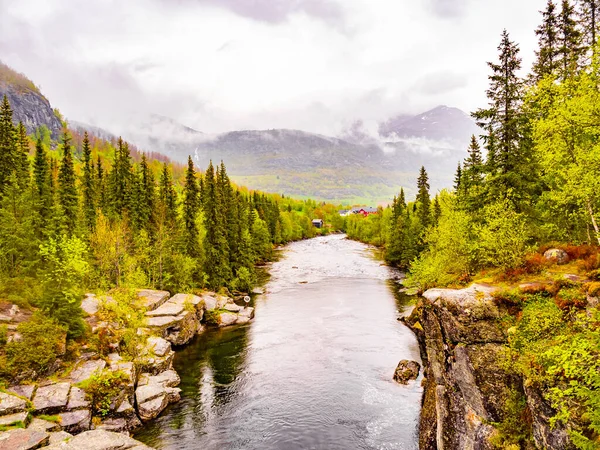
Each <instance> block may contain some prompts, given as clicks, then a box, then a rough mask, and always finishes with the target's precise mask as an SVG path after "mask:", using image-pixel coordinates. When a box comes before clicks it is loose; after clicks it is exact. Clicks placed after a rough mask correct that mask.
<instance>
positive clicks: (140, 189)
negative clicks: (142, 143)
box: [132, 154, 156, 232]
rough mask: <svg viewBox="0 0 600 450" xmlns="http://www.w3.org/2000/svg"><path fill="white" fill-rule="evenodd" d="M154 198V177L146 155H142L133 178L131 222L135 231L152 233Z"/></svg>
mask: <svg viewBox="0 0 600 450" xmlns="http://www.w3.org/2000/svg"><path fill="white" fill-rule="evenodd" d="M155 197H156V184H155V182H154V175H153V174H152V171H151V170H150V167H148V161H147V160H146V155H145V154H142V161H141V162H140V165H139V169H138V174H137V176H136V177H135V183H134V199H133V201H132V222H133V224H134V226H135V227H136V228H137V229H144V230H146V231H148V232H152V225H153V212H154V207H155V203H156V200H155Z"/></svg>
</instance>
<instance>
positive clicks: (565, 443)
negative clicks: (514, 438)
mask: <svg viewBox="0 0 600 450" xmlns="http://www.w3.org/2000/svg"><path fill="white" fill-rule="evenodd" d="M493 289H494V288H492V287H489V286H484V285H473V286H471V287H469V288H466V289H460V290H453V289H430V290H428V291H426V292H425V293H424V294H423V297H422V298H421V299H420V300H419V302H418V304H417V306H416V307H415V309H414V311H413V312H412V314H411V315H410V316H409V317H408V318H406V319H405V321H406V323H407V324H408V326H410V327H411V328H412V329H413V330H414V332H415V333H416V335H417V338H418V340H419V344H420V348H421V357H422V359H423V363H424V368H425V379H424V381H423V383H424V386H425V392H424V396H423V405H422V412H421V420H420V432H419V448H421V449H439V450H442V449H481V450H483V449H493V448H519V445H517V446H515V447H505V446H504V445H501V444H500V445H499V443H498V442H499V440H500V436H501V434H502V433H503V432H506V430H505V428H506V427H507V426H509V425H510V424H511V423H512V424H513V425H514V426H516V427H518V428H519V429H520V430H524V433H525V434H526V435H527V437H526V438H524V439H523V442H524V443H522V444H521V445H520V446H521V448H543V449H571V448H574V447H573V446H572V444H571V443H570V441H569V438H568V435H567V433H566V431H565V430H564V428H561V427H560V426H558V425H557V426H555V427H554V428H552V427H551V426H550V417H552V416H553V415H554V413H555V412H554V411H553V410H552V408H551V407H550V405H548V404H547V403H546V401H545V400H544V399H543V397H542V395H540V393H539V392H538V391H537V390H536V388H535V387H534V386H530V385H529V383H528V382H527V381H526V380H523V379H522V378H521V377H520V376H518V375H516V374H515V373H514V372H513V371H512V370H511V368H510V364H508V363H507V358H506V356H505V348H506V342H507V336H508V330H507V328H508V327H507V326H506V324H505V321H504V318H506V317H507V316H508V311H507V310H506V309H505V308H504V307H503V306H502V305H501V304H498V303H497V302H496V301H494V299H493V297H492V296H491V292H492V291H493ZM515 399H517V400H515ZM519 399H520V400H521V402H522V403H519V401H518V400H519ZM515 405H516V406H515ZM519 405H520V406H519ZM507 424H508V425H507Z"/></svg>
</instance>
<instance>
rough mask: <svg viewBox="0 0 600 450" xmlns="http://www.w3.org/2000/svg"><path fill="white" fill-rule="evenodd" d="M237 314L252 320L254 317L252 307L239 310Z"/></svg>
mask: <svg viewBox="0 0 600 450" xmlns="http://www.w3.org/2000/svg"><path fill="white" fill-rule="evenodd" d="M238 314H239V315H240V316H244V317H248V318H249V319H252V318H253V317H254V308H253V307H252V306H246V307H245V308H242V309H240V312H239V313H238Z"/></svg>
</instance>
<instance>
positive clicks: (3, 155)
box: [0, 95, 16, 195]
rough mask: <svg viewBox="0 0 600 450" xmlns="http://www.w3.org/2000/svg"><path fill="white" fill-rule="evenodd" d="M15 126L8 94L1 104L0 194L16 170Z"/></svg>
mask: <svg viewBox="0 0 600 450" xmlns="http://www.w3.org/2000/svg"><path fill="white" fill-rule="evenodd" d="M15 153H16V140H15V127H14V126H13V123H12V109H11V107H10V103H9V102H8V98H7V97H6V95H5V96H4V98H3V100H2V106H0V195H1V194H2V190H4V187H5V186H6V185H7V183H8V180H9V178H10V176H11V174H12V173H13V171H14V170H15Z"/></svg>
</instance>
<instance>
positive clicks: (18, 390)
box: [7, 384, 37, 400]
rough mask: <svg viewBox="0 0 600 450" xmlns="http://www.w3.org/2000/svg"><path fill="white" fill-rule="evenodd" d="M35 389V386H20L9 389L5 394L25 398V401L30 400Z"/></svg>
mask: <svg viewBox="0 0 600 450" xmlns="http://www.w3.org/2000/svg"><path fill="white" fill-rule="evenodd" d="M36 387H37V386H36V385H35V384H20V385H15V386H11V387H9V388H8V389H7V392H8V393H9V394H15V395H18V396H19V397H25V398H26V399H27V400H31V399H32V398H33V393H34V392H35V388H36Z"/></svg>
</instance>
